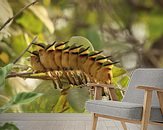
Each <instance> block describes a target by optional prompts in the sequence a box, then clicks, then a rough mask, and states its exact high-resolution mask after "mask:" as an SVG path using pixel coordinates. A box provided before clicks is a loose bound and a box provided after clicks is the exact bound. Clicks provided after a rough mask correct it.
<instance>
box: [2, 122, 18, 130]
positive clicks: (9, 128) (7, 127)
mask: <svg viewBox="0 0 163 130" xmlns="http://www.w3.org/2000/svg"><path fill="white" fill-rule="evenodd" d="M0 130H19V128H17V127H16V126H15V125H14V124H12V123H5V124H4V125H3V126H0Z"/></svg>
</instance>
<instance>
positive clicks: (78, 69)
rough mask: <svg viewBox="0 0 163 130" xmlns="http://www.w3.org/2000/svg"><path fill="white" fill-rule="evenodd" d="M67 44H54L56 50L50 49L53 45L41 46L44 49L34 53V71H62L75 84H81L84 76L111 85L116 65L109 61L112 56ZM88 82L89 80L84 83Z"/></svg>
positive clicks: (32, 59) (32, 64)
mask: <svg viewBox="0 0 163 130" xmlns="http://www.w3.org/2000/svg"><path fill="white" fill-rule="evenodd" d="M66 43H67V42H64V43H56V42H54V43H53V45H54V44H55V48H54V49H50V47H51V46H53V45H52V44H51V45H48V46H43V45H39V46H41V47H42V48H41V49H40V50H38V51H35V52H33V53H32V56H31V66H32V68H33V70H35V71H38V72H47V71H54V70H57V71H60V72H62V73H63V74H64V75H65V77H69V79H68V80H69V81H70V82H71V83H73V84H75V83H79V80H81V78H83V74H86V75H87V76H88V77H89V78H90V79H94V80H96V81H98V82H102V83H108V84H110V82H111V78H112V67H113V64H115V63H116V62H112V61H111V60H109V59H108V57H110V56H107V57H106V56H104V55H102V54H101V53H102V51H94V52H89V51H88V49H89V47H87V48H83V47H82V46H81V45H80V46H76V45H72V46H66ZM65 71H66V72H65ZM74 76H75V77H77V79H78V80H77V79H76V78H74ZM84 76H85V75H84ZM84 78H85V77H84ZM84 78H83V79H84ZM85 79H86V78H85ZM86 81H88V79H86V80H85V81H84V82H86Z"/></svg>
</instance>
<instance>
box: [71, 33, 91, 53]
mask: <svg viewBox="0 0 163 130" xmlns="http://www.w3.org/2000/svg"><path fill="white" fill-rule="evenodd" d="M74 44H76V45H83V47H84V48H87V47H88V46H90V48H89V49H88V50H89V51H94V47H93V46H92V43H91V42H90V41H89V40H88V39H86V38H85V37H82V36H73V37H71V38H70V40H69V42H68V45H69V46H72V45H74Z"/></svg>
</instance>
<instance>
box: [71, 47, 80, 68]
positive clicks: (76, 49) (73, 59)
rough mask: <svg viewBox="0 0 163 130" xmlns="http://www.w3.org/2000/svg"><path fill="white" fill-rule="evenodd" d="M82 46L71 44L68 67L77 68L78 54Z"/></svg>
mask: <svg viewBox="0 0 163 130" xmlns="http://www.w3.org/2000/svg"><path fill="white" fill-rule="evenodd" d="M81 47H82V46H81V45H80V46H73V47H70V49H69V67H70V68H71V69H74V70H75V69H76V70H77V69H78V54H79V50H80V48H81Z"/></svg>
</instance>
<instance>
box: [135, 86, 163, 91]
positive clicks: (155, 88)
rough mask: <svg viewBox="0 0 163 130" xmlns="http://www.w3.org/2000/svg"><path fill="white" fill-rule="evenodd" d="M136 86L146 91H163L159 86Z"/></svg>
mask: <svg viewBox="0 0 163 130" xmlns="http://www.w3.org/2000/svg"><path fill="white" fill-rule="evenodd" d="M136 88H137V89H144V90H146V91H159V92H163V89H162V88H159V87H149V86H138V87H136Z"/></svg>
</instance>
